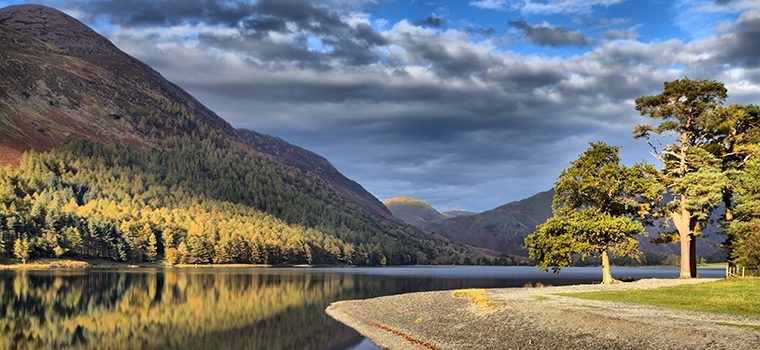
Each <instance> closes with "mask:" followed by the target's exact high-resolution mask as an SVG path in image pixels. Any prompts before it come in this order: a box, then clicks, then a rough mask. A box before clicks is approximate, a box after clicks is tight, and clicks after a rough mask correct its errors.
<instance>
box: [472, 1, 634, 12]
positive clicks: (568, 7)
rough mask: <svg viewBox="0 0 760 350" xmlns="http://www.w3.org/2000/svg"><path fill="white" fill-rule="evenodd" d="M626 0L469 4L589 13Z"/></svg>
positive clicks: (494, 7)
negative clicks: (597, 8)
mask: <svg viewBox="0 0 760 350" xmlns="http://www.w3.org/2000/svg"><path fill="white" fill-rule="evenodd" d="M624 1H626V0H513V1H507V0H471V1H470V5H471V6H475V7H479V8H483V9H489V10H498V9H504V8H511V9H514V10H519V11H520V12H522V13H524V14H556V13H590V12H592V10H593V9H594V8H596V7H609V6H612V5H615V4H619V3H622V2H624Z"/></svg>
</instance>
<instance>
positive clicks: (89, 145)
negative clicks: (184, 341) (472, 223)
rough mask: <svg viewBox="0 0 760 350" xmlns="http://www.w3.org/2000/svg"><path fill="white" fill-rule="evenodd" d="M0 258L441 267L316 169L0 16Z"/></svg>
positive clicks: (126, 65) (421, 241) (432, 240)
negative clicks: (0, 256)
mask: <svg viewBox="0 0 760 350" xmlns="http://www.w3.org/2000/svg"><path fill="white" fill-rule="evenodd" d="M0 77H2V79H0V151H1V152H0V154H2V156H0V161H2V163H3V164H6V165H9V167H0V243H2V249H1V250H0V253H1V254H0V255H2V256H14V255H15V256H17V257H19V256H31V257H35V256H37V257H47V256H71V257H97V258H108V259H114V260H129V261H163V260H165V261H169V262H188V263H208V262H220V263H225V262H255V263H351V264H386V263H387V264H408V263H430V262H445V261H447V260H446V259H449V258H451V259H457V258H458V257H459V256H460V255H465V254H471V253H473V251H472V250H471V249H469V248H466V247H463V246H461V245H458V244H453V243H451V242H449V241H447V240H446V239H440V238H438V237H436V236H433V235H430V234H427V233H424V232H422V231H420V230H418V229H415V228H413V227H410V226H407V225H404V224H401V223H400V222H398V221H397V220H395V219H392V218H391V216H390V213H389V212H388V210H387V209H386V208H384V207H383V206H382V204H381V203H380V202H379V201H378V200H377V199H376V198H374V197H373V196H372V195H371V194H369V193H368V192H367V191H365V190H364V189H363V188H362V187H361V186H360V185H358V184H357V183H355V182H353V181H351V180H349V179H347V178H346V177H345V176H343V175H342V174H340V172H338V171H337V170H336V169H335V168H334V167H333V166H332V165H331V164H330V163H329V162H328V161H327V160H326V159H324V158H323V157H320V156H318V155H316V154H314V153H312V152H309V151H307V150H304V149H302V148H300V147H297V146H293V145H291V144H288V143H287V142H285V141H283V140H281V139H277V138H274V137H271V136H267V135H263V134H258V133H255V132H253V131H249V130H236V129H235V128H234V127H232V126H231V125H230V124H229V123H227V122H226V121H225V120H224V119H222V118H221V117H219V116H218V115H216V114H215V113H214V112H213V111H211V110H209V109H208V108H206V107H205V106H204V105H203V104H201V103H200V102H199V101H198V100H196V99H195V98H193V97H192V96H191V95H190V94H188V93H187V92H186V91H184V90H183V89H181V88H180V87H178V86H176V85H174V84H172V83H171V82H169V81H167V80H166V79H164V78H163V77H162V76H161V74H159V73H158V72H156V71H155V70H153V69H152V68H150V67H149V66H147V65H146V64H144V63H142V62H140V61H138V60H137V59H135V58H133V57H130V56H129V55H127V54H125V53H124V52H122V51H121V50H119V49H118V48H117V47H116V46H114V45H113V44H112V43H111V42H110V41H108V40H107V39H106V38H104V37H102V36H101V35H99V34H97V33H96V32H94V31H93V30H91V29H90V28H88V27H87V26H85V25H84V24H82V23H81V22H79V21H77V20H76V19H74V18H72V17H70V16H68V15H66V14H64V13H62V12H60V11H58V10H55V9H52V8H48V7H44V6H37V5H22V6H11V7H6V8H4V9H0Z"/></svg>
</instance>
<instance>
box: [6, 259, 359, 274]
mask: <svg viewBox="0 0 760 350" xmlns="http://www.w3.org/2000/svg"><path fill="white" fill-rule="evenodd" d="M278 267H286V268H320V267H354V265H308V264H292V265H290V264H277V265H272V264H176V265H168V264H162V263H128V262H115V261H110V260H99V259H92V260H89V259H83V260H75V259H40V260H36V261H32V262H28V263H26V264H20V263H10V264H4V263H2V264H0V271H27V270H66V271H68V270H71V271H75V270H111V269H153V268H155V269H169V270H170V269H212V268H233V269H236V268H241V269H242V268H278Z"/></svg>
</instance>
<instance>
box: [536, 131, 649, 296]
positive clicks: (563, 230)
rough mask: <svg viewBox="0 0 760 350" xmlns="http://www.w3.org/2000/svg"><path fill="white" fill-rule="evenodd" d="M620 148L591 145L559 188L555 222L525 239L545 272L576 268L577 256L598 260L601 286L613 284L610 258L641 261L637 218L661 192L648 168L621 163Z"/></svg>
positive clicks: (566, 172) (640, 228) (564, 173)
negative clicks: (637, 237) (638, 259)
mask: <svg viewBox="0 0 760 350" xmlns="http://www.w3.org/2000/svg"><path fill="white" fill-rule="evenodd" d="M618 150H619V147H613V146H610V145H607V144H605V143H603V142H596V143H592V144H591V147H590V148H589V149H588V150H586V151H585V152H584V153H583V154H581V155H580V157H579V158H578V159H577V160H575V161H573V162H572V165H571V166H570V167H569V168H567V169H565V170H563V171H562V173H561V174H560V175H559V178H558V179H557V182H556V183H555V188H554V191H555V194H554V200H553V204H552V207H553V208H552V209H553V212H554V217H552V218H550V219H549V220H547V221H546V222H545V223H543V224H541V225H539V226H538V228H537V230H536V232H534V233H533V234H531V235H529V236H528V237H527V238H526V240H525V245H526V246H527V248H528V250H529V252H530V257H531V259H532V260H533V261H534V262H535V263H536V264H537V265H538V267H539V268H540V269H542V270H548V269H549V268H552V269H553V270H554V271H555V272H559V270H560V269H562V268H564V267H567V266H569V265H570V264H572V263H573V256H575V255H580V256H581V257H582V258H586V257H589V256H598V257H600V258H601V260H602V283H604V284H610V283H613V282H614V281H615V280H614V279H613V277H612V273H611V271H610V254H613V255H615V256H617V257H623V256H632V257H637V256H638V255H639V254H640V253H639V250H638V240H637V239H636V238H635V236H637V235H641V234H646V232H645V231H644V226H643V225H642V224H641V222H639V221H637V220H636V219H635V217H636V216H639V215H641V213H642V212H644V211H646V210H647V207H646V205H645V204H642V203H647V202H649V201H651V198H652V197H653V196H657V195H658V194H659V193H660V192H661V187H660V186H659V184H658V182H657V181H656V179H655V178H654V177H653V176H651V175H652V174H654V173H656V169H655V168H654V167H653V166H651V165H648V164H636V165H634V166H633V167H627V166H625V165H621V164H620V157H619V156H618Z"/></svg>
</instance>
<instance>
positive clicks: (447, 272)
mask: <svg viewBox="0 0 760 350" xmlns="http://www.w3.org/2000/svg"><path fill="white" fill-rule="evenodd" d="M713 272H714V273H712V272H709V271H700V275H702V276H703V277H717V276H720V275H721V273H722V271H720V270H715V271H713ZM613 273H616V274H617V275H618V276H619V277H626V276H631V277H634V278H651V277H658V278H676V277H677V276H678V270H677V269H654V268H649V269H615V270H614V271H613ZM599 279H600V270H599V269H598V268H572V269H567V270H563V272H562V274H560V275H554V274H551V273H538V272H537V271H536V269H535V268H533V267H472V266H468V267H465V266H462V267H450V266H449V267H405V268H374V269H373V268H343V269H340V268H337V269H335V268H332V269H167V270H163V269H134V270H128V271H127V270H124V271H79V272H76V271H75V272H71V271H49V270H47V271H0V296H1V297H2V302H1V303H0V349H5V348H35V349H36V348H69V347H74V348H97V349H114V348H117V349H156V348H161V349H166V348H179V349H209V348H214V349H328V350H340V349H350V348H352V347H353V346H355V345H356V344H358V343H359V342H361V341H362V340H363V338H362V337H361V335H359V334H358V333H356V332H354V331H353V330H351V329H349V328H347V327H345V326H343V325H341V324H340V323H337V322H335V321H333V320H332V319H330V318H329V317H328V316H327V315H326V314H325V313H324V309H325V308H326V307H327V305H328V304H329V303H331V302H333V301H336V300H345V299H357V298H369V297H375V296H380V295H389V294H398V293H407V292H416V291H427V290H444V289H458V288H497V287H519V286H522V285H524V284H525V283H528V282H534V283H535V282H542V283H544V284H546V285H562V284H575V283H592V282H595V281H599Z"/></svg>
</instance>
